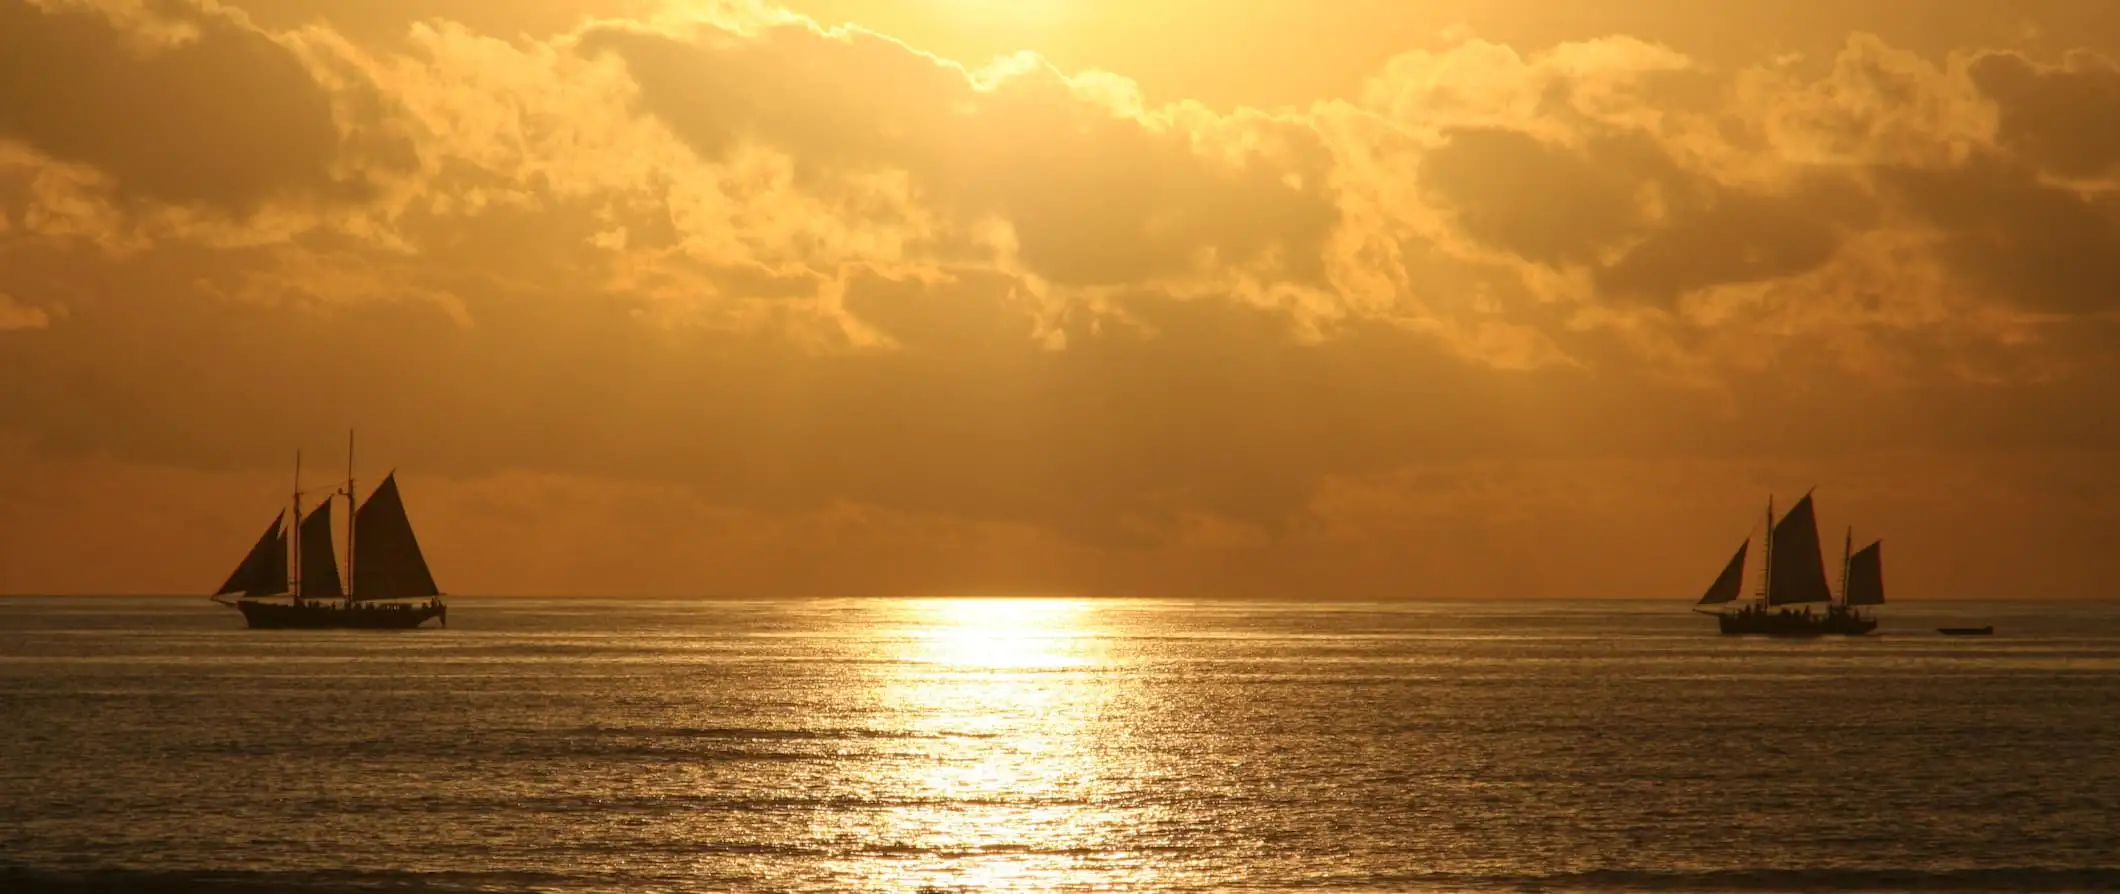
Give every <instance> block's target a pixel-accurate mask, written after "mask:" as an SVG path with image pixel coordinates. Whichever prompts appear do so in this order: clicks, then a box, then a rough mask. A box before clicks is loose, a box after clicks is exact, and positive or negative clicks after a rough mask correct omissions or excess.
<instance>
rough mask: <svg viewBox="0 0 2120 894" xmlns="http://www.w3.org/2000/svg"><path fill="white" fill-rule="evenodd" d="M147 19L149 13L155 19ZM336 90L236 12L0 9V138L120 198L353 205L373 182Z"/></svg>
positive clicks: (16, 0)
mask: <svg viewBox="0 0 2120 894" xmlns="http://www.w3.org/2000/svg"><path fill="white" fill-rule="evenodd" d="M148 10H152V11H151V12H150V11H148ZM340 89H341V91H342V92H338V93H335V92H334V90H333V89H332V88H331V87H329V86H327V85H326V84H324V83H322V82H320V80H319V78H318V76H317V74H316V73H315V72H314V71H312V69H311V68H310V67H309V66H308V65H307V64H305V62H304V60H303V59H302V57H301V56H300V55H298V54H297V53H296V52H294V51H293V50H292V49H290V47H289V46H287V45H286V44H283V43H282V42H280V41H279V40H276V39H275V38H274V37H272V36H271V35H267V34H265V33H262V32H259V31H257V30H255V29H254V28H251V27H250V26H248V25H247V23H245V21H244V20H243V19H242V17H241V16H240V15H237V14H233V13H228V12H224V11H221V10H220V9H219V8H218V7H211V6H200V5H194V4H193V3H190V2H167V3H157V4H151V5H149V6H146V7H127V6H117V7H111V8H104V7H97V6H92V5H89V4H86V3H79V2H52V3H49V4H41V3H34V2H29V0H5V2H0V139H12V140H16V141H20V142H21V143H24V144H26V145H28V146H30V147H31V148H33V149H35V150H37V151H39V152H41V153H44V154H45V155H47V156H49V157H51V158H53V159H56V160H59V161H62V162H72V163H79V164H84V165H88V166H91V167H93V168H95V169H96V170H98V171H100V172H101V173H103V174H104V175H106V176H107V177H109V178H110V180H111V181H113V182H114V184H115V186H116V188H117V190H118V192H119V194H120V195H122V196H128V197H138V198H144V199H151V200H155V201H161V202H169V203H176V204H199V205H205V206H211V207H213V208H216V209H219V210H222V211H227V212H232V213H238V214H240V213H247V212H250V211H253V210H255V209H256V208H258V207H259V206H260V205H262V204H264V203H265V202H267V201H269V200H272V199H276V198H284V197H300V198H316V199H351V198H357V197H360V196H362V195H365V194H366V193H367V192H368V191H369V189H370V186H371V185H370V184H369V183H368V181H367V178H366V176H365V174H364V172H363V171H362V170H360V169H359V168H357V167H355V166H354V165H355V163H356V162H358V161H378V160H382V161H389V160H392V159H389V158H388V157H387V156H384V157H381V158H367V159H359V158H356V157H353V156H351V155H350V154H349V149H350V148H352V147H353V146H354V145H355V143H354V141H352V140H350V139H349V138H348V133H347V131H348V130H349V128H351V127H358V126H359V123H358V122H348V124H347V125H344V126H342V124H341V123H340V121H339V120H338V117H339V116H340V115H341V114H348V113H350V112H349V110H352V109H355V108H357V107H358V102H359V100H361V99H362V98H363V97H361V96H360V94H359V92H358V90H357V89H353V88H346V87H341V88H340Z"/></svg>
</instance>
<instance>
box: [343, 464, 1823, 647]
mask: <svg viewBox="0 0 2120 894" xmlns="http://www.w3.org/2000/svg"><path fill="white" fill-rule="evenodd" d="M353 495H354V490H353V429H350V428H349V429H347V430H346V604H347V605H349V606H350V605H352V604H353V597H354V595H355V594H354V591H353V529H355V528H358V527H360V525H357V524H354V522H355V520H356V519H355V518H354V513H355V512H356V511H358V510H359V508H360V507H358V506H355V505H354V503H353V499H354V497H353ZM1850 536H1852V535H1850ZM1842 576H1843V577H1845V576H1846V569H1842ZM1843 586H1845V585H1843Z"/></svg>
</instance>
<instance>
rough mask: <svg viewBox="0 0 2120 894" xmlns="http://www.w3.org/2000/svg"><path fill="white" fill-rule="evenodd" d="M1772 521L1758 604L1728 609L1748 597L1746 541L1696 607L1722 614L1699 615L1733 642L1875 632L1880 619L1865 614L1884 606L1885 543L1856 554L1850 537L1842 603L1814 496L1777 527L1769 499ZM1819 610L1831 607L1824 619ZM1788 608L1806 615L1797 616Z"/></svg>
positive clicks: (1807, 495) (1843, 564)
mask: <svg viewBox="0 0 2120 894" xmlns="http://www.w3.org/2000/svg"><path fill="white" fill-rule="evenodd" d="M1766 520H1767V527H1766V531H1765V535H1764V537H1763V543H1762V544H1761V546H1762V547H1763V550H1762V552H1763V553H1764V556H1763V559H1762V561H1761V563H1760V584H1759V589H1758V591H1757V595H1756V598H1755V601H1752V602H1750V603H1747V604H1745V605H1744V606H1742V607H1740V608H1738V609H1737V610H1735V611H1730V610H1728V609H1727V608H1724V607H1725V606H1728V605H1730V604H1731V603H1734V602H1736V601H1737V599H1738V597H1739V596H1740V595H1742V594H1743V592H1744V574H1745V558H1746V555H1747V553H1748V552H1749V551H1750V549H1751V546H1752V540H1751V538H1749V537H1747V538H1746V539H1745V542H1743V543H1741V544H1738V546H1737V552H1736V553H1735V554H1733V555H1731V556H1730V561H1729V562H1728V563H1727V564H1725V565H1724V566H1723V570H1722V573H1721V574H1719V575H1717V576H1716V578H1715V582H1714V583H1713V584H1710V585H1709V586H1708V591H1707V592H1706V593H1704V594H1702V595H1701V597H1700V601H1698V602H1696V603H1695V605H1696V606H1700V605H1712V606H1717V608H1715V609H1713V610H1706V609H1701V608H1695V609H1694V611H1697V612H1700V613H1701V614H1706V615H1714V616H1715V622H1716V627H1717V628H1718V629H1719V630H1721V631H1722V632H1723V633H1725V634H1732V635H1738V634H1759V635H1765V636H1827V635H1843V636H1860V635H1863V634H1866V633H1869V632H1870V631H1872V630H1875V629H1877V619H1876V618H1875V617H1872V616H1869V615H1866V614H1864V613H1863V612H1862V607H1863V606H1871V605H1882V604H1884V559H1883V541H1876V542H1872V543H1871V544H1870V545H1868V546H1865V547H1863V548H1862V549H1861V550H1860V551H1856V550H1855V549H1854V546H1855V531H1854V529H1853V528H1850V529H1848V536H1847V541H1846V545H1845V546H1844V548H1843V550H1842V553H1841V564H1840V594H1841V595H1840V597H1839V598H1838V599H1835V598H1834V596H1833V591H1832V589H1831V588H1830V587H1829V586H1828V585H1827V584H1826V568H1825V556H1824V555H1823V554H1822V551H1821V550H1820V549H1819V543H1818V516H1817V513H1816V511H1815V510H1814V509H1813V507H1812V503H1811V494H1810V493H1809V492H1805V493H1804V495H1803V499H1800V500H1798V501H1796V505H1795V506H1794V507H1792V508H1790V510H1789V512H1788V514H1786V515H1783V516H1782V517H1781V521H1780V522H1778V523H1777V522H1776V521H1775V520H1774V501H1773V498H1771V497H1770V498H1768V500H1767V515H1766ZM1818 603H1825V605H1826V610H1825V612H1823V613H1818V612H1813V611H1812V610H1811V608H1810V607H1811V606H1813V605H1816V604H1818ZM1790 606H1803V608H1802V610H1800V611H1799V610H1797V609H1795V608H1791V607H1790Z"/></svg>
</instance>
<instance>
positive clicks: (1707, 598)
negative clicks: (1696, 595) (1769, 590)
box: [1694, 540, 1752, 605]
mask: <svg viewBox="0 0 2120 894" xmlns="http://www.w3.org/2000/svg"><path fill="white" fill-rule="evenodd" d="M1751 547H1752V541H1751V540H1746V541H1745V542H1743V543H1740V544H1738V545H1737V554H1736V555H1733V556H1731V557H1730V564H1728V565H1724V566H1723V570H1722V574H1719V575H1717V576H1716V578H1715V583H1713V584H1710V585H1708V592H1707V593H1706V594H1705V595H1703V596H1701V597H1700V601H1699V602H1697V603H1694V604H1695V605H1721V604H1723V603H1725V602H1734V601H1736V600H1737V597H1738V595H1739V594H1740V593H1741V592H1742V590H1743V587H1744V583H1745V551H1746V550H1748V549H1750V548H1751Z"/></svg>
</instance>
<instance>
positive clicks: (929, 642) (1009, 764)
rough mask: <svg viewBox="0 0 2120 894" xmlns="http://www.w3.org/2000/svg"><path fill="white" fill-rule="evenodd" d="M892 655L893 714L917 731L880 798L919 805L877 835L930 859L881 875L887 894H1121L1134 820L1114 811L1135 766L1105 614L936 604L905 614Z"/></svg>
mask: <svg viewBox="0 0 2120 894" xmlns="http://www.w3.org/2000/svg"><path fill="white" fill-rule="evenodd" d="M890 611H892V612H893V614H894V615H895V617H893V618H891V619H890V620H889V621H888V622H886V623H889V624H892V625H895V626H896V627H897V628H898V629H899V631H900V632H899V634H898V635H894V636H890V637H887V638H886V639H885V640H884V642H885V643H886V644H887V645H886V646H885V648H887V649H888V650H890V654H888V655H884V656H879V657H881V658H884V659H885V661H884V662H883V663H882V664H881V665H880V668H879V671H878V674H879V677H880V679H878V680H877V698H878V701H879V702H880V704H879V705H878V709H879V710H880V711H882V712H884V713H885V714H887V715H893V717H892V723H893V725H895V726H899V727H900V728H904V729H908V730H910V731H911V732H912V733H913V737H912V738H911V739H909V740H908V741H907V745H906V748H905V749H904V751H903V753H902V754H900V755H898V757H897V759H895V760H891V761H886V762H883V763H881V764H880V765H879V767H878V770H877V772H878V774H879V775H880V776H883V777H885V778H878V779H874V780H872V786H871V788H872V790H878V791H901V792H909V793H912V797H911V798H909V799H908V800H907V802H906V803H904V804H902V805H896V806H894V807H892V808H891V809H889V810H887V811H885V812H884V814H883V822H882V824H881V826H882V827H881V828H876V829H871V830H865V831H866V834H868V835H871V836H873V838H874V839H875V840H876V841H877V842H878V843H879V844H883V845H885V846H904V847H908V848H913V849H916V850H917V852H919V853H922V854H932V855H935V856H924V857H922V858H920V859H918V860H917V861H912V862H907V863H903V864H893V863H888V862H886V863H883V864H870V866H869V867H867V868H869V869H870V870H872V871H873V872H875V873H876V874H877V875H880V876H882V877H877V878H875V879H874V880H875V881H876V882H877V883H879V884H881V885H884V886H886V887H900V886H903V887H905V888H920V887H924V886H932V887H936V888H943V889H956V888H960V887H963V886H970V887H972V888H975V889H996V890H1000V889H1007V890H1024V889H1032V890H1035V889H1038V888H1040V887H1045V886H1059V887H1074V886H1080V885H1083V884H1099V883H1109V882H1111V881H1112V878H1111V877H1110V875H1109V872H1110V871H1111V869H1112V867H1104V866H1097V865H1093V864H1092V863H1091V862H1090V859H1091V858H1090V857H1089V856H1088V855H1091V854H1095V853H1098V852H1100V851H1102V850H1104V849H1105V848H1106V846H1107V844H1108V840H1109V838H1110V837H1111V836H1112V834H1113V833H1114V832H1115V831H1117V830H1118V828H1119V825H1120V817H1119V816H1118V815H1116V814H1115V813H1113V812H1110V811H1108V810H1105V809H1103V808H1102V807H1100V806H1098V802H1099V800H1100V797H1099V796H1100V795H1101V794H1103V793H1104V792H1105V791H1106V790H1107V789H1108V788H1109V786H1110V780H1112V779H1113V778H1114V777H1115V776H1118V775H1121V773H1122V771H1123V768H1121V767H1114V766H1109V765H1107V762H1108V760H1109V759H1110V757H1111V756H1112V755H1113V754H1114V753H1115V752H1113V751H1112V750H1111V749H1109V748H1107V747H1106V746H1105V741H1104V740H1105V738H1106V737H1107V736H1108V735H1109V734H1110V733H1112V732H1114V731H1115V727H1116V725H1117V724H1116V720H1117V718H1116V717H1114V716H1113V715H1112V712H1111V710H1110V708H1111V705H1112V701H1113V696H1114V695H1115V692H1114V687H1113V678H1112V676H1111V672H1112V670H1113V667H1112V656H1111V655H1110V654H1109V652H1108V647H1109V639H1108V638H1107V637H1106V636H1104V635H1103V632H1102V631H1101V630H1100V629H1099V625H1098V624H1097V618H1096V608H1095V606H1094V605H1093V604H1092V603H1089V602H1086V601H1081V600H1064V599H934V600H919V601H913V602H907V603H899V604H897V605H896V606H893V607H892V608H891V609H890Z"/></svg>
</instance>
